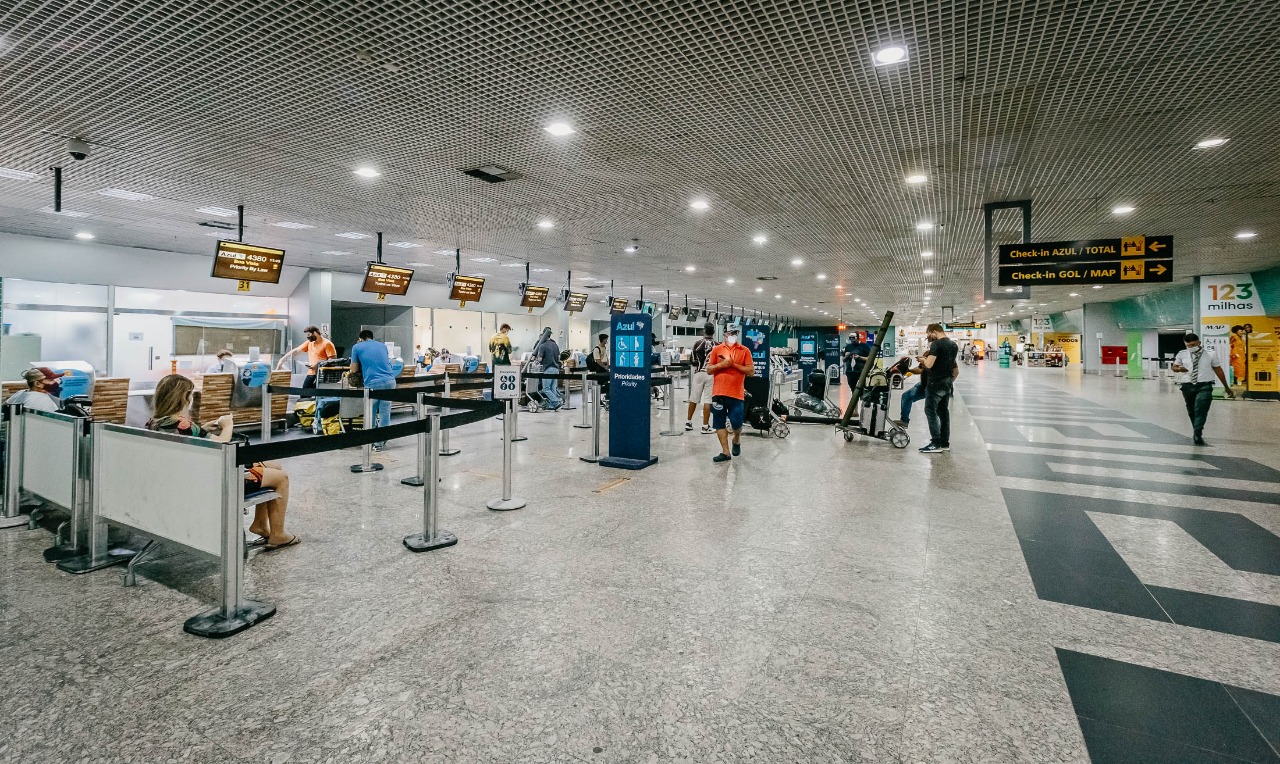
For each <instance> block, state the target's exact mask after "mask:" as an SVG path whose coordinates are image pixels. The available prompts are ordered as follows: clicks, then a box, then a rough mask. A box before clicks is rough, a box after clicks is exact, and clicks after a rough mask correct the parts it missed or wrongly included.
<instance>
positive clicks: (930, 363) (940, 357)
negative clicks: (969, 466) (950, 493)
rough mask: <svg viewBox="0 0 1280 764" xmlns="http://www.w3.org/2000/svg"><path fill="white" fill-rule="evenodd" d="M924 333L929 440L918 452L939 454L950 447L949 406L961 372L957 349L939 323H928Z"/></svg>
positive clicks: (923, 359) (922, 361)
mask: <svg viewBox="0 0 1280 764" xmlns="http://www.w3.org/2000/svg"><path fill="white" fill-rule="evenodd" d="M925 336H926V337H928V338H929V349H928V350H927V351H925V354H924V356H922V357H921V358H920V365H921V366H923V367H924V368H926V369H928V370H929V382H928V385H929V386H928V388H927V389H926V390H925V398H924V416H925V418H926V419H928V420H929V437H930V441H929V445H927V446H925V447H924V448H922V449H920V453H922V454H938V453H941V452H943V451H950V450H951V409H950V405H951V396H952V382H953V381H954V380H955V378H956V377H957V376H959V374H960V367H959V366H957V365H956V353H957V352H958V351H959V348H958V347H956V343H955V342H954V341H953V340H952V339H951V338H950V337H948V336H947V333H946V331H944V330H943V328H942V324H929V326H928V327H927V328H926V329H925Z"/></svg>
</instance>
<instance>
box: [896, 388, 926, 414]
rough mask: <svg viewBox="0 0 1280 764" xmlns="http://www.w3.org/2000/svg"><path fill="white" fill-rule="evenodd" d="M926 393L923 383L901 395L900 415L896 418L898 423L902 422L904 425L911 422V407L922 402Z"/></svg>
mask: <svg viewBox="0 0 1280 764" xmlns="http://www.w3.org/2000/svg"><path fill="white" fill-rule="evenodd" d="M926 392H928V391H927V390H926V389H925V386H924V383H923V382H921V383H920V384H918V385H916V386H915V387H913V388H911V389H910V390H907V391H905V392H904V393H903V394H902V401H901V406H902V413H901V415H899V416H898V421H900V422H902V423H903V424H906V423H907V422H910V421H911V407H912V406H913V405H915V402H916V401H922V400H924V396H925V393H926Z"/></svg>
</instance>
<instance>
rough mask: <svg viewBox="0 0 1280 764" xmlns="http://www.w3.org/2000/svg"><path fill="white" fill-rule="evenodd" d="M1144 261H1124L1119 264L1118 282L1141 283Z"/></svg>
mask: <svg viewBox="0 0 1280 764" xmlns="http://www.w3.org/2000/svg"><path fill="white" fill-rule="evenodd" d="M1146 262H1147V261H1146V260H1126V261H1122V262H1121V263H1120V280H1121V281H1143V280H1145V279H1146V276H1145V271H1146V268H1145V265H1146Z"/></svg>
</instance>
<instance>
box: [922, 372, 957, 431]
mask: <svg viewBox="0 0 1280 764" xmlns="http://www.w3.org/2000/svg"><path fill="white" fill-rule="evenodd" d="M950 403H951V380H950V379H942V380H938V381H937V382H930V383H929V390H928V391H927V392H926V393H925V399H924V416H925V418H926V419H928V420H929V437H930V438H931V439H932V440H931V441H930V442H932V443H933V445H935V446H940V447H942V448H950V447H951V410H950V408H949V406H950Z"/></svg>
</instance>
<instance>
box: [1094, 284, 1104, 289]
mask: <svg viewBox="0 0 1280 764" xmlns="http://www.w3.org/2000/svg"><path fill="white" fill-rule="evenodd" d="M1093 288H1094V289H1101V288H1102V285H1101V284H1094V285H1093Z"/></svg>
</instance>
